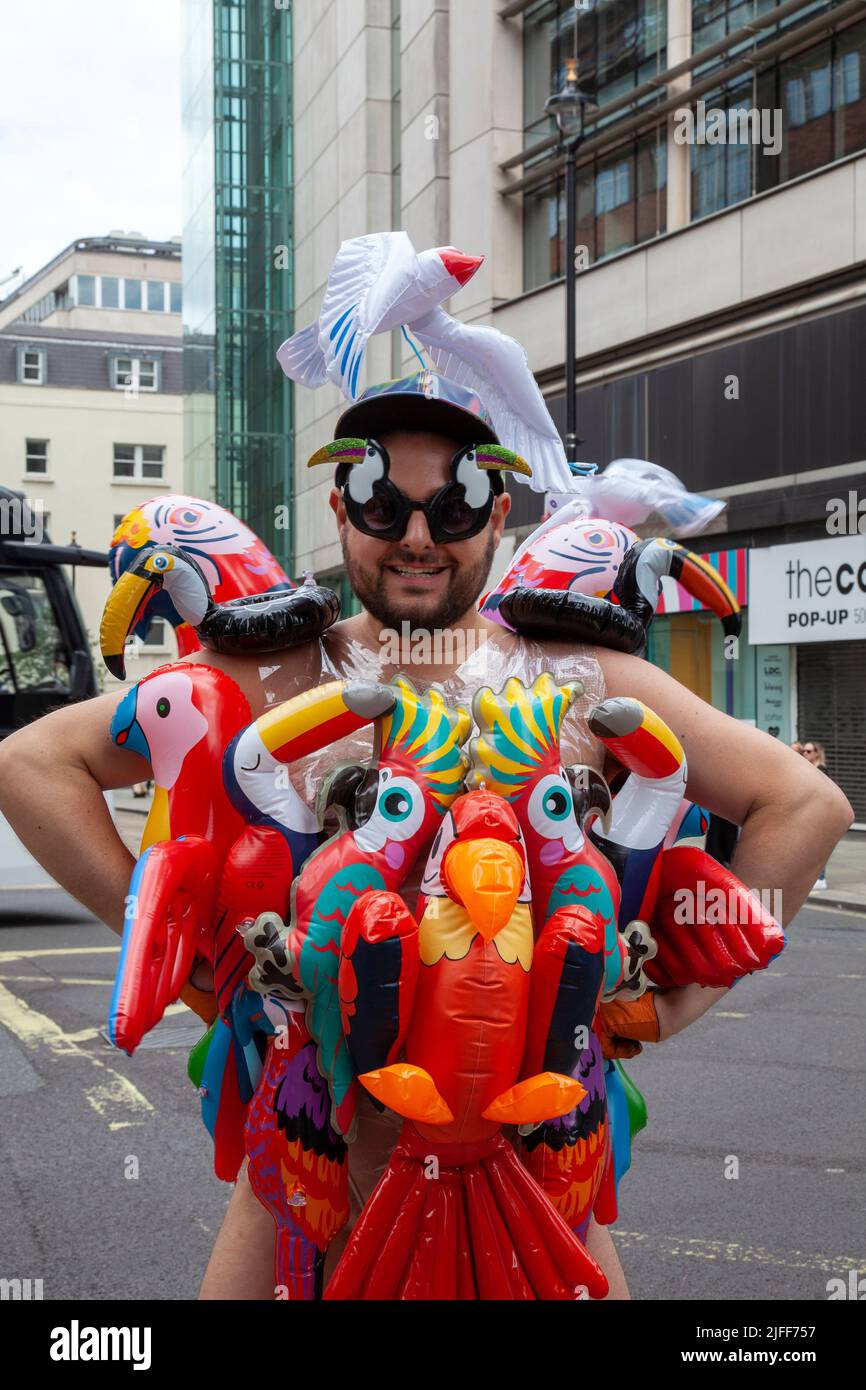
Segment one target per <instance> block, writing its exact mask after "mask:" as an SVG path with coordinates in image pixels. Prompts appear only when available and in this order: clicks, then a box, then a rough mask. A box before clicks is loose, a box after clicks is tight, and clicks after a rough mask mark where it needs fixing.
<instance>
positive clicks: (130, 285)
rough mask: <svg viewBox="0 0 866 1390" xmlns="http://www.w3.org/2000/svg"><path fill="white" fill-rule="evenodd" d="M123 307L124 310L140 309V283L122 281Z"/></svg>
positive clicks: (136, 281) (137, 281) (138, 281)
mask: <svg viewBox="0 0 866 1390" xmlns="http://www.w3.org/2000/svg"><path fill="white" fill-rule="evenodd" d="M123 307H124V309H140V308H141V281H140V280H124V282H123Z"/></svg>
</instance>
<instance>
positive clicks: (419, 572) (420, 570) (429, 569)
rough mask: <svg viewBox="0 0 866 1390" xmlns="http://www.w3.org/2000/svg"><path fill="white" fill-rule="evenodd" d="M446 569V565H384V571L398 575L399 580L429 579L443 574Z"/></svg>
mask: <svg viewBox="0 0 866 1390" xmlns="http://www.w3.org/2000/svg"><path fill="white" fill-rule="evenodd" d="M447 568H448V566H447V565H424V566H421V565H386V569H389V570H390V571H391V573H392V574H398V575H399V576H400V578H401V579H429V578H432V577H433V576H435V575H437V574H444V573H445V571H446V570H447Z"/></svg>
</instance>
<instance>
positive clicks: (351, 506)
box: [307, 439, 532, 545]
mask: <svg viewBox="0 0 866 1390" xmlns="http://www.w3.org/2000/svg"><path fill="white" fill-rule="evenodd" d="M317 463H335V464H338V465H346V466H349V468H350V471H349V476H348V478H347V479H346V480H345V481H340V470H339V469H338V472H337V487H338V488H339V489H340V492H341V493H342V496H343V502H344V503H345V507H346V513H347V515H348V518H349V521H350V522H351V523H352V525H353V526H354V527H355V529H356V530H357V531H361V532H363V534H364V535H365V536H372V537H373V538H374V539H375V540H379V541H399V540H402V539H403V537H404V536H405V534H406V530H407V528H408V525H409V520H410V518H411V516H412V513H413V512H415V511H418V512H423V513H424V517H425V519H426V522H427V526H428V529H429V531H430V539H431V540H432V541H433V543H434V544H435V545H447V544H448V543H449V542H452V541H467V540H469V539H470V538H471V537H472V536H477V535H478V533H479V531H483V530H484V527H485V526H486V525H487V523H488V521H489V520H490V513H491V512H492V511H493V502H494V499H495V498H496V497H498V496H499V495H500V494H501V493H502V492H504V490H505V484H504V483H503V481H502V478H501V476H500V471H501V470H505V471H507V472H511V473H523V474H524V475H525V476H526V477H531V476H532V469H531V468H530V466H529V464H528V463H527V462H526V460H525V459H522V458H521V457H520V455H519V454H515V453H513V451H512V450H511V449H506V448H505V447H504V445H502V444H464V445H463V447H462V448H461V449H458V451H457V453H456V454H455V455H454V457H453V459H452V460H451V480H450V482H447V483H446V484H445V486H444V487H441V488H439V490H438V492H435V493H434V494H433V496H432V497H430V498H428V500H427V501H426V502H417V501H415V499H414V498H412V497H407V496H406V494H405V492H401V491H400V489H399V488H398V487H397V485H396V483H393V482H392V481H391V478H390V476H389V474H390V471H391V460H390V458H389V457H388V451H387V449H386V448H385V446H384V445H383V444H380V443H379V442H378V440H375V439H335V440H333V441H332V442H331V443H330V444H325V445H323V446H322V448H321V449H318V450H317V451H316V453H315V454H313V456H312V458H311V459H310V461H309V463H308V465H307V466H308V467H309V468H312V467H313V466H314V465H315V464H317Z"/></svg>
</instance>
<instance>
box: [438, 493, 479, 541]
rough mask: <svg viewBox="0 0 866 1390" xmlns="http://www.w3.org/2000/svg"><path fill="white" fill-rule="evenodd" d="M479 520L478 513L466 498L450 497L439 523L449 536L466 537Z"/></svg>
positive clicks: (441, 513) (442, 510)
mask: <svg viewBox="0 0 866 1390" xmlns="http://www.w3.org/2000/svg"><path fill="white" fill-rule="evenodd" d="M477 520H478V512H477V511H476V509H475V508H474V507H470V505H469V503H468V502H467V501H466V498H465V497H449V498H448V500H447V501H446V502H445V503H444V505H443V506H442V509H441V511H440V512H439V523H440V525H441V527H442V529H443V531H447V532H448V534H449V536H464V535H465V534H466V532H467V531H471V530H472V527H473V526H474V525H475V524H476V522H477Z"/></svg>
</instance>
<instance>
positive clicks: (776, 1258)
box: [611, 1229, 866, 1274]
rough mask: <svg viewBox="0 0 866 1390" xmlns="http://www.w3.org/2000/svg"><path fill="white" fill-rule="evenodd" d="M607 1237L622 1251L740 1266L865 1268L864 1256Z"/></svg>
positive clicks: (623, 1234) (626, 1234)
mask: <svg viewBox="0 0 866 1390" xmlns="http://www.w3.org/2000/svg"><path fill="white" fill-rule="evenodd" d="M611 1235H612V1236H613V1237H614V1239H615V1240H616V1243H617V1245H618V1246H619V1247H621V1248H622V1249H628V1248H629V1246H638V1245H642V1246H644V1247H645V1248H648V1249H651V1250H653V1251H656V1252H658V1253H659V1254H661V1255H674V1256H678V1255H685V1256H687V1257H690V1258H693V1259H699V1260H733V1261H736V1262H738V1263H740V1264H761V1265H776V1266H779V1267H781V1268H782V1269H813V1270H816V1271H819V1272H820V1273H821V1274H847V1273H848V1271H849V1270H851V1269H856V1270H863V1269H866V1255H860V1256H853V1255H809V1254H806V1253H805V1251H803V1250H788V1251H785V1253H784V1254H777V1253H776V1252H775V1251H773V1250H766V1249H765V1248H764V1247H763V1246H762V1245H740V1244H739V1242H737V1241H726V1240H702V1239H701V1238H700V1237H699V1236H653V1235H649V1234H647V1233H646V1232H643V1231H618V1230H615V1229H611Z"/></svg>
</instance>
